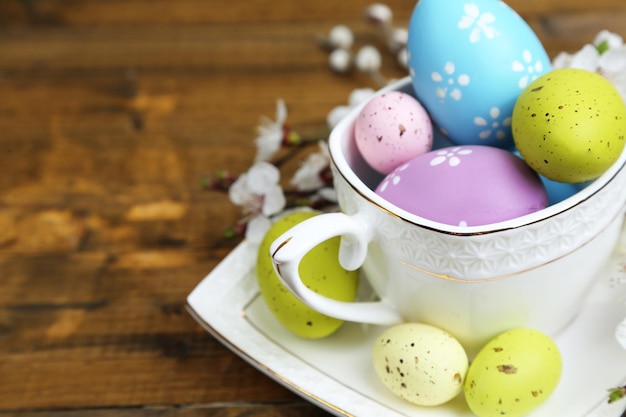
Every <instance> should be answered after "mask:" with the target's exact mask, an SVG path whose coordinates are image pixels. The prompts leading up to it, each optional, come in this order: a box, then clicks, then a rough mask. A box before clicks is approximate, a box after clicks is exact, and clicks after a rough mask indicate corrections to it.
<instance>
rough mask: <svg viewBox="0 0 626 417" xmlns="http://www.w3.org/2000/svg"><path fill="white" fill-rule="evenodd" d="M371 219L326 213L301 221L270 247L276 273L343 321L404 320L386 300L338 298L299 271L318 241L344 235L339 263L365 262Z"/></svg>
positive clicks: (357, 264) (346, 265) (353, 266)
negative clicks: (317, 289)
mask: <svg viewBox="0 0 626 417" xmlns="http://www.w3.org/2000/svg"><path fill="white" fill-rule="evenodd" d="M373 230H374V229H373V227H372V225H371V222H368V221H366V220H365V219H362V218H360V217H359V214H358V213H357V214H355V215H352V216H349V215H346V214H344V213H326V214H320V215H318V216H315V217H311V218H309V219H307V220H305V221H304V222H301V223H299V224H297V225H295V226H294V227H292V228H291V229H289V230H288V231H286V232H285V233H283V234H282V235H281V236H279V237H278V238H276V240H274V242H273V243H272V245H271V246H270V255H271V256H272V261H273V265H274V270H275V271H276V274H277V275H278V277H279V278H280V279H281V281H282V282H283V284H285V286H286V287H287V289H288V290H289V291H291V292H292V293H293V294H294V295H295V296H296V297H298V298H299V299H300V300H301V301H302V302H303V303H305V304H306V305H308V306H309V307H311V308H312V309H314V310H316V311H318V312H320V313H322V314H325V315H327V316H331V317H335V318H337V319H341V320H348V321H354V322H360V323H370V324H380V325H390V324H396V323H400V322H402V317H401V316H400V314H399V313H398V312H397V311H396V310H395V309H394V308H393V307H392V306H391V305H389V303H387V302H385V300H381V301H373V302H345V301H337V300H333V299H331V298H328V297H325V296H323V295H320V294H317V293H316V292H314V291H312V290H310V289H309V288H307V287H306V285H305V284H304V283H303V282H302V278H301V277H300V274H299V273H298V267H299V265H300V261H301V260H302V258H303V257H304V255H306V254H307V253H308V252H309V251H310V250H311V249H313V248H314V247H315V246H317V245H318V244H320V243H322V242H324V241H326V240H328V239H330V238H333V237H336V236H341V245H340V247H339V263H340V264H341V266H342V267H343V268H345V269H347V270H349V271H352V270H355V269H357V268H359V267H360V266H361V265H363V262H364V261H365V257H366V256H367V247H368V244H369V242H370V240H371V239H372V237H373Z"/></svg>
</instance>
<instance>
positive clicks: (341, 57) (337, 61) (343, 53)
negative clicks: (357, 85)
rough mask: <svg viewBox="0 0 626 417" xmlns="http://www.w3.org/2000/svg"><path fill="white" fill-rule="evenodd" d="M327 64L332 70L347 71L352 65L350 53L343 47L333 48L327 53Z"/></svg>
mask: <svg viewBox="0 0 626 417" xmlns="http://www.w3.org/2000/svg"><path fill="white" fill-rule="evenodd" d="M328 64H329V65H330V68H331V69H332V70H333V71H336V72H339V73H344V72H347V71H348V70H349V69H350V67H351V66H352V55H350V52H349V51H347V50H345V49H341V48H339V49H335V50H334V51H332V52H331V53H330V54H329V55H328Z"/></svg>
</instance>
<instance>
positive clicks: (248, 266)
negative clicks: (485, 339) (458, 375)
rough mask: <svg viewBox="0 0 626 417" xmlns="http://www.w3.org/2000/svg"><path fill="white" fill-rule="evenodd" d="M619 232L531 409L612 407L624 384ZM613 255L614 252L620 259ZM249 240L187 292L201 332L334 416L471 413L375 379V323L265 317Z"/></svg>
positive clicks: (616, 412) (582, 413) (563, 412)
mask: <svg viewBox="0 0 626 417" xmlns="http://www.w3.org/2000/svg"><path fill="white" fill-rule="evenodd" d="M624 242H626V238H625V237H624V233H622V244H620V246H619V248H618V249H616V251H615V254H614V256H613V259H612V261H611V263H610V264H609V265H608V266H607V268H606V270H605V271H604V272H603V273H602V274H601V276H599V277H598V283H597V285H596V288H595V289H594V291H593V292H592V294H591V295H590V298H589V300H588V302H587V304H586V306H585V308H584V311H583V312H582V313H581V314H580V315H579V316H578V318H577V319H576V320H575V321H574V322H573V323H572V324H571V325H570V326H568V328H567V329H566V330H564V331H563V332H562V333H561V334H559V335H557V336H556V337H555V341H556V343H557V344H558V345H559V348H560V350H561V353H562V356H563V374H562V377H561V380H560V383H559V386H558V387H557V389H556V391H555V392H554V393H553V394H552V396H551V397H550V398H549V399H548V400H547V401H546V402H545V403H544V404H542V406H541V407H539V408H538V409H537V410H535V412H533V413H532V415H531V416H532V417H554V416H567V417H618V416H620V415H621V413H622V412H623V410H624V408H625V407H626V400H621V401H618V402H616V403H614V404H610V405H609V404H607V401H606V400H607V398H608V394H607V390H608V389H609V388H612V387H616V386H619V385H624V384H626V351H624V350H623V349H622V348H621V347H620V346H619V344H618V343H617V342H616V340H615V338H614V336H613V334H614V331H615V327H616V325H617V324H618V323H619V322H620V321H621V319H622V318H623V316H624V314H625V313H626V306H625V304H624V302H625V301H626V283H623V284H620V282H626V266H625V265H624V259H625V258H626V255H625V254H626V250H625V249H624V248H623V243H624ZM620 259H621V261H620ZM255 263H256V247H255V246H252V245H250V244H248V243H246V242H243V243H242V244H240V245H239V246H238V247H237V248H236V249H235V250H233V251H232V252H231V253H230V254H229V255H228V256H227V257H226V258H225V259H224V260H223V261H222V262H221V263H220V264H219V265H218V266H217V267H216V268H215V269H214V270H213V271H212V272H211V273H210V274H209V275H208V276H207V277H206V278H205V279H204V280H203V281H202V282H201V283H200V284H199V285H198V286H197V287H196V288H195V289H194V290H193V291H192V292H191V294H189V296H188V298H187V303H188V309H189V311H190V313H191V314H192V315H193V316H194V318H195V319H196V320H198V322H199V323H200V324H202V325H203V326H204V327H205V328H206V330H207V331H208V332H210V333H211V334H212V335H213V336H215V337H216V338H217V339H218V340H220V341H221V342H222V343H223V344H224V345H226V346H227V347H229V348H230V349H231V350H233V351H234V352H235V353H236V354H238V355H239V356H241V357H242V358H243V359H245V360H246V361H248V362H249V363H250V364H252V365H253V366H255V367H257V368H258V369H259V370H261V371H262V372H264V373H265V374H267V375H268V376H270V377H272V378H273V379H275V380H276V381H278V382H279V383H281V384H283V385H284V386H286V387H287V388H289V389H290V390H292V391H294V392H295V393H297V394H299V395H300V396H302V397H304V398H305V399H307V400H309V401H311V402H313V403H314V404H316V405H318V406H320V407H321V408H323V409H325V410H327V411H328V412H330V413H332V414H334V415H337V416H358V417H367V416H380V417H383V416H384V417H399V416H415V417H471V416H473V414H472V413H471V412H470V411H469V409H468V408H467V405H466V404H465V400H464V399H463V397H462V395H460V396H458V397H457V398H456V399H454V400H453V401H451V402H450V403H447V404H445V405H442V406H438V407H431V408H424V407H418V406H414V405H412V404H409V403H407V402H405V401H403V400H401V399H399V398H397V397H395V396H394V395H392V394H391V393H390V392H389V391H387V389H386V388H385V387H384V386H383V385H382V384H381V383H380V382H379V381H378V379H377V377H376V375H375V374H374V371H373V369H372V366H371V360H370V348H371V346H372V342H373V340H374V339H375V338H376V337H377V336H378V334H379V333H380V332H381V331H382V330H383V328H382V327H377V326H365V325H360V324H354V323H346V324H344V326H343V327H342V328H341V329H340V330H339V331H338V332H336V333H335V334H333V335H332V336H330V337H327V338H324V339H320V340H307V339H302V338H299V337H297V336H295V335H293V334H291V333H290V332H288V331H287V330H285V329H284V328H283V327H282V325H281V324H280V323H279V322H278V321H277V320H276V319H275V318H274V316H273V315H272V314H271V312H270V311H269V309H268V308H267V307H266V305H265V302H264V301H263V299H262V298H261V297H260V294H259V290H258V287H257V284H256V278H255V276H254V265H255Z"/></svg>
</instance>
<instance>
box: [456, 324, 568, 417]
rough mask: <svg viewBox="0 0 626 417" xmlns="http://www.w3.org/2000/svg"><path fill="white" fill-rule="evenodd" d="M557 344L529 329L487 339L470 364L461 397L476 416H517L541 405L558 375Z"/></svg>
mask: <svg viewBox="0 0 626 417" xmlns="http://www.w3.org/2000/svg"><path fill="white" fill-rule="evenodd" d="M561 371H562V360H561V354H560V352H559V348H558V346H557V345H556V344H555V343H554V341H553V340H552V339H551V338H550V337H548V336H546V335H545V334H543V333H541V332H539V331H536V330H533V329H523V328H521V329H512V330H509V331H506V332H504V333H502V334H500V335H499V336H496V337H495V338H494V339H493V340H491V341H490V342H488V343H487V344H486V345H485V346H484V347H483V348H482V349H481V350H480V352H479V353H478V355H476V357H475V358H474V361H473V362H472V364H471V365H470V368H469V370H468V372H467V378H466V381H465V399H466V400H467V404H468V405H469V407H470V409H471V410H472V411H473V412H474V413H475V414H476V415H477V416H479V417H501V416H507V417H521V416H525V415H528V413H530V412H531V411H533V410H535V409H536V408H537V407H538V406H539V405H541V404H542V403H543V402H544V401H545V400H547V399H548V397H549V396H550V395H551V394H552V392H553V391H554V390H555V388H556V386H557V384H558V382H559V379H560V378H561Z"/></svg>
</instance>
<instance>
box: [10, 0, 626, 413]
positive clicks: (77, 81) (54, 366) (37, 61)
mask: <svg viewBox="0 0 626 417" xmlns="http://www.w3.org/2000/svg"><path fill="white" fill-rule="evenodd" d="M368 4H369V2H366V1H358V0H342V1H337V0H316V1H311V2H300V1H264V0H248V1H241V0H239V1H237V0H235V1H229V2H225V1H221V0H171V1H168V0H107V1H102V0H74V1H72V0H67V1H64V0H31V1H26V0H22V1H19V0H2V1H1V2H0V417H8V416H19V417H26V416H33V417H42V416H53V417H56V416H73V415H81V416H82V415H86V416H125V417H138V416H144V415H151V416H152V415H158V416H169V415H182V416H220V417H221V416H251V415H254V416H321V415H326V414H325V413H324V412H322V411H320V410H319V409H317V408H316V407H314V406H312V405H310V404H308V403H307V402H306V401H304V400H302V399H300V398H299V397H297V396H296V395H295V394H292V393H291V392H289V391H288V390H286V389H285V388H283V387H281V386H280V385H278V384H277V383H275V382H273V381H272V380H270V379H269V378H267V377H266V376H264V375H263V374H261V373H260V372H259V371H257V370H256V369H254V368H253V367H251V366H249V365H248V364H246V363H245V362H244V361H243V360H241V359H239V358H238V357H237V356H236V355H234V354H233V353H231V352H230V351H229V350H227V349H226V348H225V347H223V346H222V345H221V344H220V343H219V342H218V341H216V340H215V339H214V338H212V337H211V336H210V335H209V334H207V333H206V332H205V331H204V330H203V329H202V328H201V327H200V326H199V325H198V324H197V323H196V322H195V321H194V320H193V319H192V318H191V317H190V315H189V314H188V313H187V312H186V310H185V307H184V306H185V298H186V296H187V294H188V293H189V292H190V291H191V290H192V289H193V288H194V287H195V285H196V284H197V283H198V282H200V280H201V279H202V278H203V277H204V276H205V275H206V274H207V273H208V272H209V271H211V269H212V268H213V267H215V266H216V265H217V264H218V263H219V262H220V260H222V259H223V257H224V256H225V255H227V254H228V253H229V251H231V250H232V249H233V248H234V247H235V246H236V245H237V243H238V242H239V241H240V238H237V237H236V238H232V239H227V238H225V237H224V234H225V232H226V230H227V228H228V226H230V225H234V224H236V223H237V221H238V220H239V219H240V218H241V213H240V209H239V208H238V207H235V206H234V205H233V204H231V202H230V201H229V199H228V196H227V194H226V193H224V192H221V191H212V190H208V189H206V188H204V187H203V186H202V182H201V180H202V178H205V177H206V176H207V175H208V174H211V173H213V172H215V171H216V170H221V169H227V170H229V171H230V172H232V173H234V174H239V173H241V172H244V171H246V170H247V169H248V167H249V166H250V165H251V163H252V161H253V158H254V153H255V147H254V143H253V140H254V138H255V136H256V130H255V129H256V126H257V124H258V122H259V118H260V116H262V115H266V116H269V117H273V116H274V112H275V103H276V99H277V98H283V99H284V100H285V102H286V103H287V105H288V109H289V118H288V121H289V124H290V125H291V126H292V127H293V128H295V129H296V130H298V131H299V132H300V133H301V134H303V135H305V136H306V135H308V136H315V135H317V136H319V137H320V138H324V137H325V134H326V124H325V118H326V114H327V113H328V112H329V111H330V109H332V108H333V107H335V106H337V105H339V104H343V103H345V102H346V100H347V96H348V94H349V92H350V91H352V90H353V89H354V88H357V87H365V86H369V87H375V84H373V83H372V81H371V80H370V78H368V77H367V76H365V75H363V74H358V73H356V74H352V75H349V76H341V75H337V74H334V73H332V72H331V71H330V70H329V69H328V67H327V65H326V59H327V53H326V52H325V51H323V50H322V49H320V48H319V47H318V45H317V43H316V38H317V37H318V36H320V35H324V34H326V33H327V32H328V30H329V29H330V28H331V27H332V26H333V25H335V24H338V23H343V24H346V25H348V26H350V27H351V28H352V29H353V30H354V31H355V34H356V42H357V45H363V44H365V43H374V44H376V45H382V42H381V40H380V37H379V36H378V32H377V31H376V30H374V29H373V28H372V26H371V25H369V24H367V23H365V22H364V21H363V20H362V17H361V15H362V11H363V10H364V8H365V6H366V5H368ZM388 4H389V5H390V6H391V8H392V10H393V11H394V14H395V18H396V19H395V22H396V24H397V25H399V26H405V25H406V23H407V21H408V17H409V15H410V12H411V10H412V8H413V4H414V3H413V2H411V1H400V0H392V1H389V2H388ZM510 4H511V5H512V6H513V7H515V8H516V9H517V10H518V11H519V12H520V13H521V14H522V15H523V16H524V17H525V18H526V19H527V20H528V21H529V23H530V24H531V25H532V27H533V28H534V29H535V30H536V31H537V33H538V35H539V37H540V38H541V40H542V41H543V42H544V43H545V45H546V48H547V50H548V52H549V53H550V55H551V56H554V55H555V54H556V53H557V52H558V51H561V50H565V51H570V52H573V51H575V50H577V49H578V48H579V47H581V46H582V45H583V44H584V43H586V42H588V41H591V40H592V39H593V37H594V36H595V35H596V33H597V32H598V31H599V30H600V29H603V28H606V29H610V30H612V31H616V32H618V33H620V34H621V35H623V36H626V3H625V2H624V1H623V0H596V1H593V2H589V1H582V0H548V1H544V0H515V1H511V2H510ZM383 72H384V73H385V74H386V75H388V76H390V77H399V76H402V75H403V74H404V72H403V71H402V70H401V69H399V68H398V67H397V66H396V65H395V64H394V62H393V60H391V59H389V57H385V61H384V66H383ZM292 165H293V166H292V167H291V168H290V167H289V166H287V167H286V169H287V170H289V169H293V167H295V166H296V165H297V163H296V162H294V163H292ZM287 177H288V175H285V178H287Z"/></svg>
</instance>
